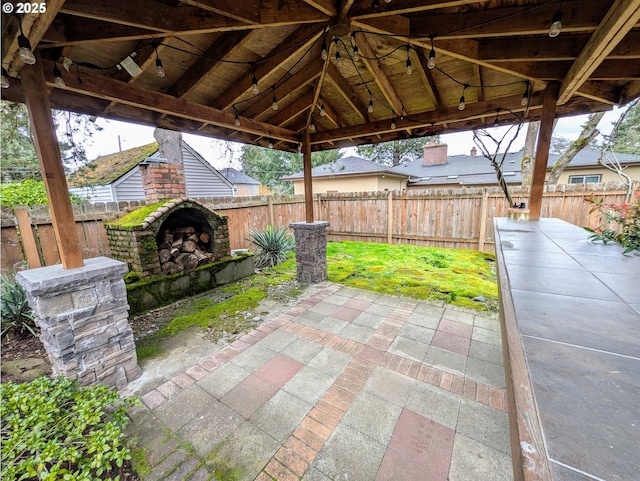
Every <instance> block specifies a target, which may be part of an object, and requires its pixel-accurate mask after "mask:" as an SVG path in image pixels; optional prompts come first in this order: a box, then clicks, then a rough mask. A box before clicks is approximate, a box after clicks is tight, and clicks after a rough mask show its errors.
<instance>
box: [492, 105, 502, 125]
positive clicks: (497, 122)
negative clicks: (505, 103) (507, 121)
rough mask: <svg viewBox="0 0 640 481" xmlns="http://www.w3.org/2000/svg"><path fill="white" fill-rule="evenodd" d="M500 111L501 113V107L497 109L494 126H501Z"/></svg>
mask: <svg viewBox="0 0 640 481" xmlns="http://www.w3.org/2000/svg"><path fill="white" fill-rule="evenodd" d="M499 113H500V109H496V119H495V120H494V121H493V126H494V127H500V121H499V120H498V114H499Z"/></svg>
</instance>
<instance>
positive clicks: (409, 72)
mask: <svg viewBox="0 0 640 481" xmlns="http://www.w3.org/2000/svg"><path fill="white" fill-rule="evenodd" d="M411 72H413V69H412V68H411V59H410V58H407V75H411Z"/></svg>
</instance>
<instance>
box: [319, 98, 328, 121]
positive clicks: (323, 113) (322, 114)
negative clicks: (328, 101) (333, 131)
mask: <svg viewBox="0 0 640 481" xmlns="http://www.w3.org/2000/svg"><path fill="white" fill-rule="evenodd" d="M326 115H327V112H326V111H325V110H324V101H323V102H322V103H321V104H320V117H325V116H326Z"/></svg>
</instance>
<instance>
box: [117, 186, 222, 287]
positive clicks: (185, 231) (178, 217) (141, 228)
mask: <svg viewBox="0 0 640 481" xmlns="http://www.w3.org/2000/svg"><path fill="white" fill-rule="evenodd" d="M106 228H107V236H108V238H109V247H110V248H111V254H112V256H113V257H115V258H116V259H118V260H121V261H122V262H125V263H127V265H128V266H129V270H130V271H131V272H136V273H138V274H139V275H140V278H142V279H149V278H152V277H156V276H160V275H163V274H164V275H169V274H177V273H180V272H188V271H190V270H193V269H195V268H196V267H197V266H199V265H203V264H209V263H211V262H214V261H216V260H218V259H220V258H222V257H228V256H230V255H231V251H230V246H229V228H228V225H227V218H226V217H223V216H221V215H218V214H216V213H215V212H214V211H212V210H211V209H209V208H207V207H205V206H204V205H202V204H201V203H200V202H198V201H196V200H192V199H188V198H182V199H172V200H167V201H165V202H160V203H157V204H153V205H151V206H145V207H141V208H140V209H137V210H135V211H133V212H131V213H129V214H127V215H126V216H124V217H122V218H120V219H118V220H117V221H115V222H111V223H109V224H107V225H106Z"/></svg>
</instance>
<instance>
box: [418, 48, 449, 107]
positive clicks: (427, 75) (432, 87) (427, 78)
mask: <svg viewBox="0 0 640 481" xmlns="http://www.w3.org/2000/svg"><path fill="white" fill-rule="evenodd" d="M418 48H419V47H418ZM428 58H429V53H428V51H427V50H426V49H422V55H420V57H419V59H418V63H417V64H416V65H417V67H416V68H417V71H418V74H419V75H420V78H421V79H422V83H423V84H424V88H425V89H426V91H427V94H428V95H429V98H430V99H431V100H432V101H433V106H434V107H435V109H436V110H442V108H443V107H444V104H443V103H442V98H441V97H440V92H439V91H438V86H437V85H436V82H435V80H434V79H433V75H431V70H429V67H427V62H428Z"/></svg>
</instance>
